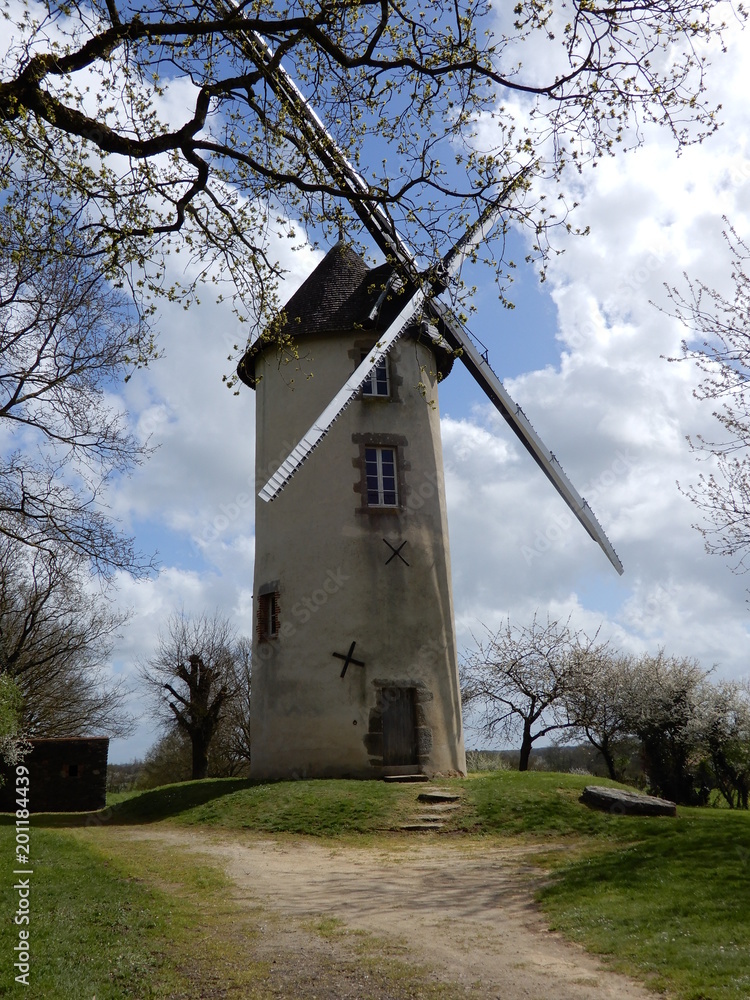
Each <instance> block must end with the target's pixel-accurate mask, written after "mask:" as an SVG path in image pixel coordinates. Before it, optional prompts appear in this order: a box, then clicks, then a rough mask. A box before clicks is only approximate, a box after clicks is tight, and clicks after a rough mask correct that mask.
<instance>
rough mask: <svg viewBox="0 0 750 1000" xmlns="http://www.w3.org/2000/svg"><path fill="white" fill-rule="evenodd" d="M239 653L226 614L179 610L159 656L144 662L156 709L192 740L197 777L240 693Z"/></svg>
mask: <svg viewBox="0 0 750 1000" xmlns="http://www.w3.org/2000/svg"><path fill="white" fill-rule="evenodd" d="M244 645H246V644H244ZM241 656H242V653H241V648H240V644H239V640H238V637H237V634H236V630H235V629H234V627H233V626H232V624H231V623H230V622H229V620H228V619H227V618H225V617H224V616H223V615H221V614H219V613H218V612H216V613H215V614H214V615H212V616H211V617H209V616H208V615H205V614H203V615H200V616H198V617H191V616H190V615H187V614H185V613H184V612H176V613H174V614H173V615H171V616H170V618H169V621H168V623H167V629H166V633H161V634H160V635H159V641H158V647H157V651H156V653H155V655H154V656H153V657H151V659H149V660H147V661H146V662H145V663H143V664H142V665H141V676H142V678H143V680H144V681H145V682H146V685H147V687H148V689H149V690H150V692H151V694H152V697H153V700H154V705H155V714H156V715H157V717H158V718H159V719H161V721H162V722H163V723H164V725H165V727H166V728H171V727H174V726H176V727H177V728H178V729H179V730H180V731H181V732H182V733H184V735H185V736H186V737H187V738H188V740H189V741H190V747H191V757H192V763H191V774H192V777H193V778H194V779H200V778H205V777H206V775H207V773H208V758H209V749H210V747H211V744H212V741H213V740H214V738H215V737H216V734H217V731H218V729H219V727H220V725H221V722H222V719H223V718H224V716H225V715H226V714H227V709H228V705H229V703H230V702H231V701H232V700H233V699H235V698H237V697H238V696H239V695H240V693H241V692H240V691H239V690H238V680H239V673H238V671H237V664H238V660H240V659H241Z"/></svg>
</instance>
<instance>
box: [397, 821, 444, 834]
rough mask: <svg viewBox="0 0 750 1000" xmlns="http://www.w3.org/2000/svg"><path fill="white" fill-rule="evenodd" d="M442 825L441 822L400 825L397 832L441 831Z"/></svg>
mask: <svg viewBox="0 0 750 1000" xmlns="http://www.w3.org/2000/svg"><path fill="white" fill-rule="evenodd" d="M442 829H443V824H442V823H441V822H435V823H402V824H401V826H400V827H399V830H416V831H420V830H421V831H423V832H424V831H428V830H433V831H434V830H442Z"/></svg>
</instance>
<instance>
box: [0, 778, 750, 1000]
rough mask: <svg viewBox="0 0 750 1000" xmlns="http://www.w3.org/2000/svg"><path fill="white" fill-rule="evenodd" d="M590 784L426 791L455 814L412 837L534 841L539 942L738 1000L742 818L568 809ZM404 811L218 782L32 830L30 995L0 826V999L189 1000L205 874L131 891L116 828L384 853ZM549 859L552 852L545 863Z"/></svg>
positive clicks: (746, 886)
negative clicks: (221, 834) (159, 828)
mask: <svg viewBox="0 0 750 1000" xmlns="http://www.w3.org/2000/svg"><path fill="white" fill-rule="evenodd" d="M596 780H597V782H601V783H605V782H604V781H603V779H596ZM590 782H591V779H590V778H584V777H581V776H577V775H562V774H554V773H546V772H528V773H525V774H519V773H517V772H511V771H500V772H495V773H489V774H482V775H473V776H471V777H470V778H469V779H468V780H466V781H445V782H441V783H440V784H441V787H454V788H455V789H456V790H457V791H458V792H459V793H460V794H461V796H462V798H461V808H460V809H459V810H458V811H457V812H456V813H455V814H453V816H452V818H451V820H450V822H449V824H448V825H447V826H446V828H445V830H444V831H443V832H441V833H439V834H429V835H428V836H430V837H442V838H446V839H447V840H448V841H449V842H455V843H456V845H457V848H458V847H460V844H461V843H462V842H463V841H464V840H466V839H467V838H468V839H470V840H471V841H472V842H474V843H476V842H479V843H481V841H482V839H483V838H484V839H486V840H487V841H488V843H490V842H491V843H496V842H497V841H498V840H501V839H507V838H511V839H512V840H513V841H516V842H518V841H522V842H523V841H528V842H529V843H534V844H535V845H538V844H539V843H540V842H542V843H545V844H546V843H548V844H549V846H550V851H549V852H548V853H547V852H543V853H542V855H541V860H540V861H539V863H541V864H543V865H544V866H545V867H546V869H547V870H548V872H549V875H550V877H551V878H550V881H549V884H548V886H547V887H546V888H545V889H544V890H543V891H542V892H541V894H540V897H539V902H540V905H541V906H542V907H543V909H544V911H545V912H546V914H547V915H548V919H549V921H550V923H551V925H552V926H553V927H554V928H556V929H559V930H560V931H561V932H562V933H563V934H565V935H567V936H568V937H570V938H573V939H575V940H577V941H579V942H581V943H582V944H584V945H585V946H586V947H587V948H588V949H590V950H593V951H595V952H598V953H600V954H605V955H608V956H611V957H612V959H613V960H614V964H615V967H617V968H619V969H621V970H622V971H626V972H629V973H630V974H631V975H635V976H636V977H639V978H641V979H643V980H644V981H647V982H648V983H649V984H650V985H652V986H653V987H654V988H656V989H659V990H667V991H668V992H669V993H670V995H673V996H675V997H679V998H681V1000H747V997H748V996H750V814H748V813H739V812H732V811H730V810H726V809H722V810H711V809H706V810H699V809H687V808H683V809H680V810H679V816H678V818H677V819H639V818H627V817H622V816H613V815H609V814H604V813H598V812H593V811H591V810H589V809H587V808H586V807H584V806H582V805H581V804H580V803H579V802H578V797H579V795H580V792H581V790H582V788H583V787H584V785H585V784H587V783H590ZM414 800H415V788H414V786H408V787H403V786H398V785H386V784H384V783H382V782H355V781H300V782H279V783H277V784H265V785H253V784H252V783H251V782H249V781H246V780H240V779H225V780H209V781H204V782H188V783H186V784H183V785H170V786H165V787H163V788H160V789H155V790H153V791H149V792H144V793H140V794H138V793H136V794H130V793H127V794H124V795H120V796H116V797H114V798H113V801H112V802H111V803H110V806H109V807H108V809H107V810H105V811H103V812H102V813H100V814H94V815H92V816H91V817H82V816H38V817H35V818H33V821H32V830H31V839H32V861H33V875H32V876H30V877H31V879H32V890H33V892H32V902H33V907H32V917H33V920H32V921H31V922H30V925H31V927H32V929H33V942H32V946H31V951H32V956H33V959H34V961H33V970H34V975H33V976H32V985H31V986H30V987H29V988H26V987H23V986H21V985H18V984H16V983H15V982H14V981H13V974H9V973H12V971H13V970H12V969H11V965H12V959H10V958H9V956H11V955H12V954H13V949H14V945H16V944H17V943H18V934H17V932H18V929H19V928H18V925H15V924H14V923H13V922H12V914H13V912H14V909H15V905H16V895H17V892H16V891H14V889H13V886H14V884H15V883H14V879H16V878H17V876H14V875H13V874H12V872H13V866H14V857H13V850H14V846H13V841H14V835H15V829H14V827H13V826H12V821H11V818H10V817H4V818H3V820H2V826H0V854H1V857H2V871H3V893H2V898H3V901H4V902H3V908H4V911H5V912H4V919H3V920H2V921H1V922H0V969H1V971H2V978H1V979H0V996H21V995H23V996H25V997H29V998H34V1000H36V998H37V997H38V998H54V1000H68V998H70V1000H86V998H93V997H96V1000H124V998H133V997H135V998H138V1000H147V998H177V997H183V996H185V997H187V996H193V995H200V994H199V993H195V994H194V993H193V992H191V987H190V982H191V979H190V973H189V971H186V970H187V969H188V965H189V962H188V959H190V960H194V961H195V962H197V963H199V964H201V963H202V965H203V966H205V967H206V968H208V967H213V966H215V965H216V963H217V962H219V961H220V958H221V956H219V955H218V954H217V953H216V948H219V947H220V943H219V940H220V936H221V935H220V933H219V932H218V930H217V936H216V940H215V941H214V939H213V935H210V934H209V935H208V940H207V935H206V933H205V932H206V931H208V930H209V929H210V928H211V927H212V926H214V925H215V926H216V928H219V926H220V925H219V923H218V921H220V914H221V912H222V903H221V900H222V898H223V896H222V889H221V887H222V884H223V883H222V876H221V875H220V873H217V871H216V870H212V869H210V868H205V869H204V868H203V867H202V866H200V865H198V864H196V866H195V868H194V870H191V871H180V872H176V871H170V867H169V865H168V864H164V865H163V873H162V875H161V876H160V877H159V879H157V880H155V881H154V880H152V881H151V882H144V881H143V880H142V879H141V878H140V877H139V875H138V864H139V857H138V850H137V849H136V848H135V847H133V846H132V845H129V846H128V847H127V849H126V848H125V847H124V846H121V847H118V837H117V829H118V827H120V826H122V825H124V824H127V825H138V826H144V827H146V826H148V824H151V823H156V822H159V823H169V824H172V823H175V824H189V825H193V826H197V825H201V826H206V827H210V828H215V829H223V830H227V829H229V830H231V829H246V830H248V829H249V830H257V831H259V832H264V833H268V834H284V835H298V836H299V835H302V836H314V837H318V838H321V837H322V838H328V839H331V838H338V839H341V840H343V841H344V842H349V841H352V840H353V841H356V842H359V843H362V842H364V843H367V842H368V841H369V840H372V842H373V843H381V842H383V841H385V842H395V841H397V840H398V839H399V838H403V837H406V836H409V835H407V834H404V833H401V832H397V828H398V827H399V825H400V824H401V823H402V822H404V820H406V819H408V818H409V816H410V815H411V814H413V812H414V808H415V807H414ZM86 825H88V826H89V827H91V826H94V827H95V828H97V829H100V830H103V831H106V836H105V837H104V840H106V845H107V852H106V855H105V854H103V853H102V852H101V851H98V850H97V848H96V846H95V845H94V844H93V842H92V838H90V837H84V836H83V835H79V833H78V829H77V828H81V827H86ZM411 836H414V835H411ZM417 836H419V835H417ZM104 840H102V844H103V843H104ZM560 845H565V846H566V847H567V848H568V849H567V850H565V851H562V852H561V851H560V850H559V846H560ZM118 851H119V853H118ZM535 857H537V859H539V857H540V856H539V855H538V854H537V855H535ZM8 917H10V919H8ZM200 928H203V933H199V929H200ZM245 933H246V934H251V933H252V928H251V927H247V928H246V930H245ZM196 942H200V943H199V944H196ZM186 963H188V964H186ZM238 974H239V973H238ZM242 975H243V976H244V982H243V985H242V989H243V992H238V993H237V994H236V995H237V996H240V997H252V998H256V997H257V998H258V1000H262V998H263V997H265V996H266V994H265V993H264V992H263V991H262V989H261V988H260V986H259V985H258V982H259V981H260V979H259V978H258V977H259V976H260V973H259V970H254V969H253V968H251V967H248V968H245V969H244V971H243V972H242ZM404 989H405V987H404ZM21 991H23V992H21ZM205 995H207V996H208V995H212V994H209V993H207V994H205ZM216 995H217V996H219V995H220V994H218V993H217V994H216ZM392 995H393V996H400V995H401V994H399V993H397V992H393V994H392ZM403 995H404V996H408V995H411V994H408V992H405V993H404V994H403ZM413 995H414V996H425V997H427V996H433V995H437V994H436V993H434V992H433V993H430V992H429V991H427V992H424V991H423V992H421V993H420V992H417V993H414V994H413Z"/></svg>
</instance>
